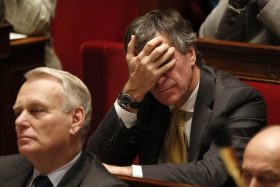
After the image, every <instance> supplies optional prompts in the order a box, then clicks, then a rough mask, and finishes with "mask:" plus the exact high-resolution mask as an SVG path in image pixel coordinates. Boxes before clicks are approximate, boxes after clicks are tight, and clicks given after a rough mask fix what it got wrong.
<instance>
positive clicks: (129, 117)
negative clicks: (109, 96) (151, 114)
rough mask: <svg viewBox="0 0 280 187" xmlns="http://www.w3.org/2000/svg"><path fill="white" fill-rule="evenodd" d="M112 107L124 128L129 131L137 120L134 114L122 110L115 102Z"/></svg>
mask: <svg viewBox="0 0 280 187" xmlns="http://www.w3.org/2000/svg"><path fill="white" fill-rule="evenodd" d="M114 107H115V110H116V112H117V114H118V116H119V118H120V119H121V120H122V122H123V124H124V126H125V127H126V128H128V129H129V128H131V127H133V126H134V125H135V122H136V120H137V115H136V114H134V113H132V112H128V111H126V110H124V109H123V108H122V107H120V105H119V104H118V102H117V101H115V103H114Z"/></svg>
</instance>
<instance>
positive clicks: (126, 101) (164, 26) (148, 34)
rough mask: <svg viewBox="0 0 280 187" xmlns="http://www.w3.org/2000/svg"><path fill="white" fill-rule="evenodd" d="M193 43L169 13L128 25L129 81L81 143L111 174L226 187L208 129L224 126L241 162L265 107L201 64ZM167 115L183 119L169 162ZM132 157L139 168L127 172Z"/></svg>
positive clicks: (153, 13) (257, 96)
mask: <svg viewBox="0 0 280 187" xmlns="http://www.w3.org/2000/svg"><path fill="white" fill-rule="evenodd" d="M195 38H196V36H195V34H194V33H193V31H192V26H191V24H190V23H189V22H188V21H187V20H184V19H183V18H182V17H181V16H180V14H179V13H178V12H177V11H175V10H154V11H151V12H149V13H147V14H146V15H144V16H142V17H140V18H138V19H136V20H135V21H133V22H132V23H131V24H130V25H129V26H128V28H127V31H126V35H125V42H124V46H125V50H126V59H127V63H128V67H129V75H130V76H129V79H128V81H127V83H126V84H125V86H124V88H123V91H122V92H121V94H120V95H119V97H118V99H117V102H115V104H114V107H113V108H112V109H111V110H110V111H109V113H108V114H107V115H106V117H105V118H104V120H103V121H102V122H101V124H100V125H99V127H98V128H97V130H96V131H95V132H94V134H93V135H92V136H91V138H90V139H89V142H88V149H89V150H91V151H93V152H94V153H96V154H97V155H98V157H99V158H100V159H101V161H102V162H104V163H106V164H108V165H106V167H107V168H108V169H109V171H111V172H112V173H118V174H123V175H132V176H137V177H144V178H154V179H161V180H166V181H173V182H180V183H190V184H199V185H202V186H214V187H218V186H227V187H229V186H231V184H230V181H231V180H230V178H229V177H228V174H227V172H226V170H225V167H224V165H223V162H222V160H221V158H220V156H219V147H218V146H217V145H216V144H215V143H214V141H213V139H214V137H213V135H212V133H211V128H212V127H213V126H215V125H224V126H226V128H227V129H228V130H229V131H230V134H231V135H232V144H233V146H234V148H236V150H237V156H238V157H239V158H240V159H242V153H243V150H244V147H245V145H246V144H247V142H248V140H249V139H250V138H251V137H252V136H253V135H254V134H255V133H256V132H257V131H258V130H259V129H260V128H261V127H262V126H263V125H264V124H266V107H265V103H264V100H263V98H262V96H261V95H260V94H259V93H258V92H257V91H256V90H254V89H253V88H251V87H248V86H246V85H245V84H243V83H242V82H241V81H239V80H238V79H236V78H234V77H233V76H231V75H229V74H227V73H225V72H221V71H218V70H216V69H214V68H211V67H207V66H204V65H202V64H201V61H200V58H199V56H198V54H197V52H196V47H195V46H196V45H195ZM173 108H177V109H181V110H183V111H185V113H187V114H188V116H190V118H186V117H185V119H184V120H185V121H184V125H183V128H184V129H183V130H184V132H183V134H184V137H183V138H181V139H184V141H182V143H181V145H184V146H182V147H181V148H182V149H181V152H180V153H178V154H176V155H175V156H178V157H179V156H180V159H177V160H176V159H173V158H172V156H170V155H171V154H172V153H173V152H175V150H176V151H178V149H175V143H174V144H173V143H171V142H173V140H172V141H171V138H170V137H171V136H170V135H171V134H172V133H171V132H172V131H171V129H174V124H175V122H173V117H172V116H171V112H170V110H171V109H173ZM174 119H175V117H174ZM177 131H178V133H179V130H177ZM175 132H176V130H175ZM181 134H182V133H181ZM177 137H179V135H178V136H177ZM176 145H177V143H176ZM170 149H171V151H169V150H170ZM137 155H138V156H139V163H140V166H136V165H132V166H127V165H131V164H132V163H133V161H134V159H135V158H136V156H137ZM182 155H183V156H182ZM184 155H185V156H184ZM173 156H174V155H173ZM116 165H121V166H123V167H118V166H116Z"/></svg>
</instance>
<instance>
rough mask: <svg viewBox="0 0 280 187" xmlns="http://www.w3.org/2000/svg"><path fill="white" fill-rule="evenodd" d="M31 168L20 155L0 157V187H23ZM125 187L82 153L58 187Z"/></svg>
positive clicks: (91, 158)
mask: <svg viewBox="0 0 280 187" xmlns="http://www.w3.org/2000/svg"><path fill="white" fill-rule="evenodd" d="M32 173H33V166H32V165H31V163H30V162H29V161H28V160H27V159H25V158H24V157H22V156H21V155H11V156H2V157H0V186H1V187H23V186H25V185H26V183H27V181H28V179H29V178H30V177H31V176H32ZM78 186H79V187H89V186H94V187H96V186H98V187H108V186H118V187H122V186H127V185H126V184H125V183H124V182H122V181H120V180H119V179H117V178H115V177H114V176H112V175H111V174H110V173H109V172H108V171H107V170H106V169H105V168H104V167H103V165H102V164H101V162H100V161H99V160H98V159H97V157H96V156H94V155H93V154H90V153H87V152H82V154H81V156H80V158H79V159H78V161H77V162H76V163H75V164H74V165H73V166H72V167H71V168H70V170H69V171H68V172H67V173H66V174H65V176H64V177H63V178H62V180H61V181H60V183H59V184H58V187H78Z"/></svg>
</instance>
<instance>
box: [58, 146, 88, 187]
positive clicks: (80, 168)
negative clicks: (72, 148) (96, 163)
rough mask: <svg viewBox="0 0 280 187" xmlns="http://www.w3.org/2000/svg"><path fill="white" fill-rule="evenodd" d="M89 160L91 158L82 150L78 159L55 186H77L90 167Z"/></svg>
mask: <svg viewBox="0 0 280 187" xmlns="http://www.w3.org/2000/svg"><path fill="white" fill-rule="evenodd" d="M91 161H92V158H90V156H89V155H87V154H86V153H85V152H84V151H82V154H81V156H80V158H79V159H78V161H77V162H76V163H75V164H74V165H73V166H72V167H71V168H70V170H69V171H68V172H67V173H66V174H65V175H64V177H63V178H62V180H61V181H60V182H59V184H58V185H57V187H65V186H79V185H80V183H81V181H82V180H83V178H84V176H85V175H86V174H87V172H88V170H89V168H90V165H91Z"/></svg>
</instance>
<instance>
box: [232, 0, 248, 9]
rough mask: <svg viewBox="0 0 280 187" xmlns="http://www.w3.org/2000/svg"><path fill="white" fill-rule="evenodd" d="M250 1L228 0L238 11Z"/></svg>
mask: <svg viewBox="0 0 280 187" xmlns="http://www.w3.org/2000/svg"><path fill="white" fill-rule="evenodd" d="M249 1H250V0H228V3H229V4H230V5H231V6H233V7H234V8H236V9H242V8H244V7H245V5H246V4H247V3H248V2H249Z"/></svg>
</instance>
